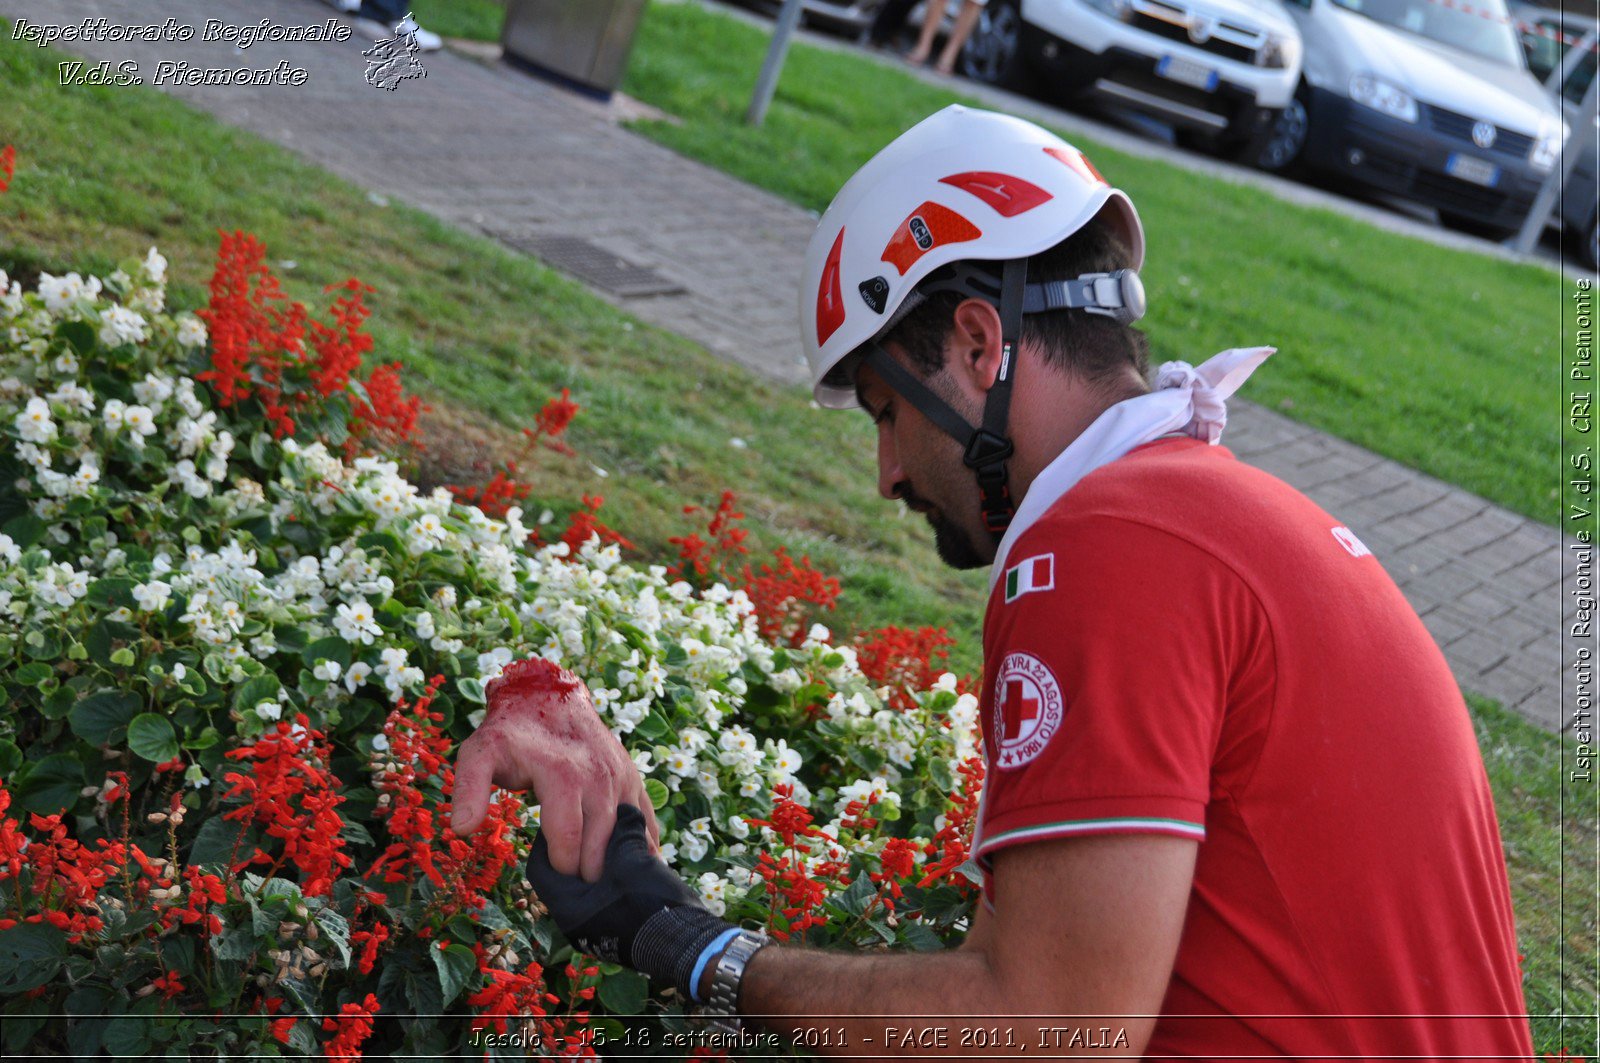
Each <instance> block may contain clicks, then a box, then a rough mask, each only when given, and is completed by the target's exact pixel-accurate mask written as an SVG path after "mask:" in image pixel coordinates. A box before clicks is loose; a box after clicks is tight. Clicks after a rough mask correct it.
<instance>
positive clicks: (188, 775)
mask: <svg viewBox="0 0 1600 1063" xmlns="http://www.w3.org/2000/svg"><path fill="white" fill-rule="evenodd" d="M183 779H184V781H185V782H187V783H188V784H189V785H190V786H193V787H194V788H195V789H196V790H198V789H200V788H201V787H202V786H210V785H211V780H210V779H208V778H206V771H205V769H204V768H202V767H201V766H200V765H198V764H191V765H189V770H188V771H186V772H184V773H183Z"/></svg>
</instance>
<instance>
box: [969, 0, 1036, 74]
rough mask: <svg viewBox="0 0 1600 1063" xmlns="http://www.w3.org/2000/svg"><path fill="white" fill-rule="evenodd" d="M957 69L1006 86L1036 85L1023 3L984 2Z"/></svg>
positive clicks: (1009, 1)
mask: <svg viewBox="0 0 1600 1063" xmlns="http://www.w3.org/2000/svg"><path fill="white" fill-rule="evenodd" d="M956 69H957V70H958V71H959V72H960V73H961V75H962V76H963V77H969V78H971V79H972V80H974V81H981V82H983V83H985V84H987V85H995V86H997V87H999V88H1003V89H1012V90H1015V91H1022V90H1025V89H1029V88H1032V87H1033V85H1034V77H1033V71H1032V70H1031V69H1030V68H1029V66H1028V57H1027V56H1026V55H1024V54H1023V51H1022V5H1021V4H1019V3H1018V2H1017V0H990V2H989V3H988V4H986V5H984V9H983V13H982V14H980V15H979V16H978V24H977V25H976V26H974V27H973V29H972V36H971V37H968V38H967V43H966V44H965V45H964V46H963V47H962V49H961V55H960V57H959V58H958V59H957V60H956Z"/></svg>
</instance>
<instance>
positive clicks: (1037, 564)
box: [1006, 554, 1056, 605]
mask: <svg viewBox="0 0 1600 1063" xmlns="http://www.w3.org/2000/svg"><path fill="white" fill-rule="evenodd" d="M1055 586H1056V555H1055V554H1040V555H1039V556H1037V557H1030V558H1028V559H1027V560H1026V561H1023V562H1020V563H1019V564H1016V565H1013V566H1012V567H1011V568H1008V569H1006V604H1007V605H1010V604H1011V603H1012V602H1014V601H1016V600H1017V599H1018V598H1021V597H1022V596H1023V595H1024V594H1032V593H1033V592H1034V591H1049V590H1054V589H1055Z"/></svg>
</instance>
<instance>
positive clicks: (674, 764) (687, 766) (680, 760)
mask: <svg viewBox="0 0 1600 1063" xmlns="http://www.w3.org/2000/svg"><path fill="white" fill-rule="evenodd" d="M665 763H666V766H667V770H668V771H670V772H671V773H672V774H673V775H675V776H681V777H684V778H687V777H689V776H690V775H693V774H694V773H695V772H697V771H698V770H699V768H700V765H699V764H698V763H697V762H696V761H695V759H694V754H693V753H686V752H684V751H683V750H681V749H674V750H673V751H672V752H670V753H668V754H667V759H666V761H665Z"/></svg>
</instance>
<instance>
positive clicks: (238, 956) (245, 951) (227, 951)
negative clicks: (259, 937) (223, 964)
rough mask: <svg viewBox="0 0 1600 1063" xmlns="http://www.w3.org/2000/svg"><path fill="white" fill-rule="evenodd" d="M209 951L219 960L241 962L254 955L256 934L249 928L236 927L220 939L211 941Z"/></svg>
mask: <svg viewBox="0 0 1600 1063" xmlns="http://www.w3.org/2000/svg"><path fill="white" fill-rule="evenodd" d="M211 951H212V952H213V953H215V954H216V957H217V959H219V960H233V961H243V960H248V959H249V958H250V957H251V956H253V955H255V951H256V932H255V928H254V927H251V926H236V927H233V928H232V929H230V930H228V931H227V932H226V933H224V934H223V935H222V936H221V937H215V938H212V939H211Z"/></svg>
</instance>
